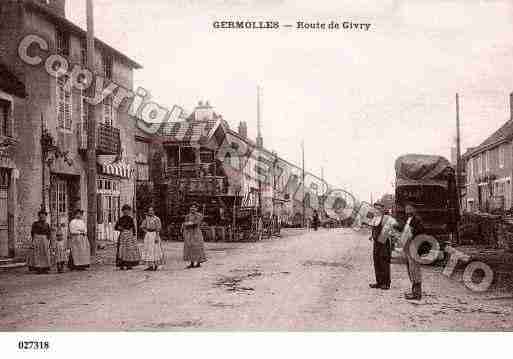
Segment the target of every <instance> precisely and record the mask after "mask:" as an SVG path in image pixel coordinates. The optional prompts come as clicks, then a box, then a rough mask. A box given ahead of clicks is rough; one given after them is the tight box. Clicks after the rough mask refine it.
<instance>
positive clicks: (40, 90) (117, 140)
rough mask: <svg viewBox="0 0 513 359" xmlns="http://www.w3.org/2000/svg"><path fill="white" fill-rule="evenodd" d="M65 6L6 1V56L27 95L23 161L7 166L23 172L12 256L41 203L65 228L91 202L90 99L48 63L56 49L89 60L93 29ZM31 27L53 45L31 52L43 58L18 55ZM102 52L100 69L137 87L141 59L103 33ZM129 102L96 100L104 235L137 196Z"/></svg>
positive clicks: (15, 155) (19, 111)
mask: <svg viewBox="0 0 513 359" xmlns="http://www.w3.org/2000/svg"><path fill="white" fill-rule="evenodd" d="M65 7H66V1H65V0H44V1H42V0H2V1H0V63H1V64H3V66H4V67H5V68H6V69H7V70H6V71H9V72H10V73H12V74H13V75H14V76H15V77H16V78H17V79H19V81H20V82H21V83H22V84H23V85H24V86H25V89H26V98H25V99H24V100H23V101H18V100H14V101H13V109H12V112H13V113H14V118H15V121H14V126H13V131H12V135H11V136H12V138H13V140H14V141H15V142H17V146H16V147H15V148H14V149H13V151H12V160H13V162H14V163H16V166H17V167H16V168H15V169H14V168H7V171H8V172H9V176H11V178H12V176H13V175H14V174H16V173H19V178H18V179H17V180H16V181H15V182H14V181H11V182H10V184H9V186H15V187H16V192H17V198H16V200H15V202H16V203H15V205H13V206H14V207H13V208H14V209H12V210H11V211H9V215H11V216H14V217H13V219H12V221H9V228H8V232H9V233H11V234H10V235H9V248H10V250H9V253H8V255H9V256H19V255H22V254H23V252H24V248H25V244H26V243H27V242H28V239H29V236H30V228H31V225H32V222H33V221H34V220H35V219H36V218H37V212H38V210H39V209H40V208H41V205H44V206H45V207H46V209H47V211H48V212H49V213H50V216H49V217H50V218H49V220H50V222H51V225H52V227H54V228H65V227H66V226H67V223H68V221H69V220H70V218H71V215H72V212H73V210H74V209H76V208H82V209H84V210H86V209H87V179H86V176H87V141H86V138H87V136H86V134H87V133H86V131H87V126H86V119H87V109H88V106H86V105H85V101H84V96H83V93H81V91H78V90H77V89H76V88H74V87H72V86H69V82H68V80H69V78H68V77H67V75H64V76H51V75H50V74H49V73H48V71H47V70H46V69H45V63H44V61H45V59H46V58H48V57H49V56H50V55H59V56H62V57H64V58H65V59H66V61H67V62H68V63H69V64H70V65H72V66H74V65H82V66H83V65H85V63H86V32H85V31H84V30H83V29H82V28H80V27H79V26H77V25H75V24H74V23H72V22H71V21H69V20H68V19H67V18H66V14H65ZM27 35H33V36H34V35H35V36H38V37H40V38H42V39H44V40H45V41H46V42H47V44H48V49H47V50H44V49H37V45H34V46H31V47H30V48H29V53H30V54H32V55H38V56H40V57H41V58H42V60H43V63H42V64H41V65H40V66H34V65H29V64H27V63H26V62H25V61H23V60H22V58H20V56H19V45H20V43H21V41H22V40H23V39H24V38H26V36H27ZM95 58H96V64H95V66H94V72H95V75H98V76H101V77H103V78H105V79H106V81H107V82H110V81H112V82H115V83H116V84H118V85H120V86H122V87H124V88H125V89H128V90H131V89H132V88H133V71H134V70H136V69H139V68H141V66H140V65H139V64H138V63H136V62H135V61H134V60H132V59H130V58H129V57H128V56H126V55H124V54H122V53H121V52H120V51H118V50H116V49H114V48H113V47H111V46H109V45H108V44H106V43H105V42H103V41H101V40H98V39H96V41H95ZM128 106H129V103H128V102H124V103H122V104H121V106H119V107H118V108H116V107H115V105H114V103H113V101H112V96H111V97H108V98H107V99H106V100H105V101H104V102H103V103H101V104H100V105H98V106H96V111H97V118H98V133H97V146H96V147H97V155H98V158H97V162H98V179H97V187H98V195H97V203H98V208H99V211H98V224H99V226H98V229H99V233H98V235H99V237H100V239H102V238H103V239H112V236H113V224H114V223H115V221H116V219H117V218H118V217H119V212H120V206H122V205H123V204H125V203H128V204H133V202H134V194H135V187H134V182H135V181H134V177H133V169H134V165H135V157H136V154H135V143H134V141H135V140H134V123H133V121H130V120H129V116H128V111H127V108H128ZM43 129H44V130H45V134H46V135H45V138H46V139H47V140H48V141H49V142H48V143H51V146H48V153H47V152H46V151H43V149H42V145H41V139H42V136H43V131H42V130H43ZM43 152H44V153H43ZM45 160H47V161H45ZM43 162H44V164H43ZM0 196H1V194H0ZM0 208H1V207H0ZM0 211H1V210H0ZM0 226H1V219H0ZM65 233H66V231H65ZM3 254H4V253H1V254H0V256H3Z"/></svg>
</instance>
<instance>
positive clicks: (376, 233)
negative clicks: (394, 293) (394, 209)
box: [369, 202, 395, 290]
mask: <svg viewBox="0 0 513 359" xmlns="http://www.w3.org/2000/svg"><path fill="white" fill-rule="evenodd" d="M374 209H375V210H376V212H377V213H376V216H375V217H374V218H373V220H372V224H371V225H372V236H371V237H370V238H369V240H371V241H373V242H374V248H373V253H372V254H373V259H374V271H375V273H376V283H373V284H370V285H369V286H370V287H371V288H379V289H383V290H388V289H390V259H391V257H392V244H391V240H390V238H389V235H388V232H389V229H390V228H392V226H393V225H394V224H395V220H394V218H392V217H391V216H389V215H385V214H384V212H385V206H384V205H383V204H382V203H380V202H376V203H374Z"/></svg>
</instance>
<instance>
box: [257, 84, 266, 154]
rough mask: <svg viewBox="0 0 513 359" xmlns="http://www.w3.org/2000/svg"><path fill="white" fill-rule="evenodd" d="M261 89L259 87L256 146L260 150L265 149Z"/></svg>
mask: <svg viewBox="0 0 513 359" xmlns="http://www.w3.org/2000/svg"><path fill="white" fill-rule="evenodd" d="M260 92H261V88H260V86H257V138H256V145H257V147H258V148H263V147H264V139H263V137H262V104H261V101H262V100H261V95H260Z"/></svg>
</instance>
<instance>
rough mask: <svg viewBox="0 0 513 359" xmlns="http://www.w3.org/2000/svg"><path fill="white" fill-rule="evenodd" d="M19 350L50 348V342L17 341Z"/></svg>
mask: <svg viewBox="0 0 513 359" xmlns="http://www.w3.org/2000/svg"><path fill="white" fill-rule="evenodd" d="M18 349H19V350H48V349H50V342H46V341H19V342H18Z"/></svg>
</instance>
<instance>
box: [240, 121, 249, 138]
mask: <svg viewBox="0 0 513 359" xmlns="http://www.w3.org/2000/svg"><path fill="white" fill-rule="evenodd" d="M239 135H241V137H244V138H248V124H247V123H246V121H241V122H240V123H239Z"/></svg>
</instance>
